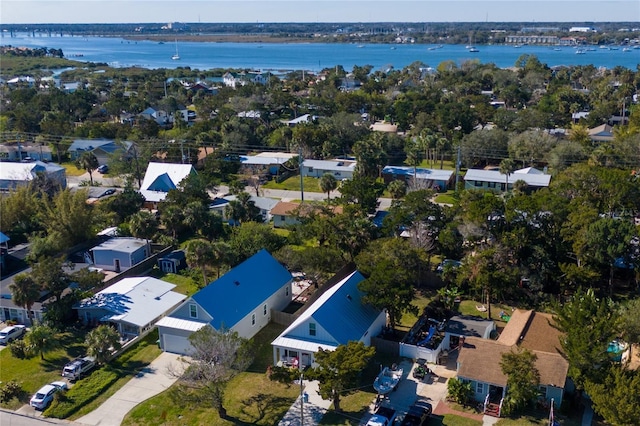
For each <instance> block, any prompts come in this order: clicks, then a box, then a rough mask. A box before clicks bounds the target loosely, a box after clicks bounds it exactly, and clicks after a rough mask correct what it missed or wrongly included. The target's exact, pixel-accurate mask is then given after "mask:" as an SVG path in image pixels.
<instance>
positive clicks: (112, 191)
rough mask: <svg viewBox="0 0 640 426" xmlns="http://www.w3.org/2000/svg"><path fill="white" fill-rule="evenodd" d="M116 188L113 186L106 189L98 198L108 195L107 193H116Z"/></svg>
mask: <svg viewBox="0 0 640 426" xmlns="http://www.w3.org/2000/svg"><path fill="white" fill-rule="evenodd" d="M115 193H116V190H115V189H113V188H110V189H107V190H106V191H104V192H103V193H101V194H100V195H98V198H102V197H106V196H107V195H111V194H115Z"/></svg>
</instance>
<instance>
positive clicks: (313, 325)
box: [309, 322, 316, 336]
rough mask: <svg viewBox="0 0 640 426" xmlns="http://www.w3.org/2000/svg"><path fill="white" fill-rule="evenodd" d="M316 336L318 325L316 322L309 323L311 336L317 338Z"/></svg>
mask: <svg viewBox="0 0 640 426" xmlns="http://www.w3.org/2000/svg"><path fill="white" fill-rule="evenodd" d="M315 335H316V323H315V322H310V323H309V336H315Z"/></svg>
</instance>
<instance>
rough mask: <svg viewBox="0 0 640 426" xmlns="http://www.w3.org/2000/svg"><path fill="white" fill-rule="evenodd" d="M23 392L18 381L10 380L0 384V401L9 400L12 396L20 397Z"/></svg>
mask: <svg viewBox="0 0 640 426" xmlns="http://www.w3.org/2000/svg"><path fill="white" fill-rule="evenodd" d="M24 393H25V392H24V389H22V385H21V384H20V383H18V382H17V381H15V380H10V381H8V382H7V383H5V384H3V385H2V386H0V402H9V401H11V400H12V399H13V398H18V399H20V397H22V396H23V395H24Z"/></svg>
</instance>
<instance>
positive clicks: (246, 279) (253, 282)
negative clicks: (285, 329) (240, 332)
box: [192, 249, 291, 330]
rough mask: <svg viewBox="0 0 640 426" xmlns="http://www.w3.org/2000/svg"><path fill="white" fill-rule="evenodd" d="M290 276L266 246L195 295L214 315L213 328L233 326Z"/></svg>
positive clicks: (208, 311)
mask: <svg viewBox="0 0 640 426" xmlns="http://www.w3.org/2000/svg"><path fill="white" fill-rule="evenodd" d="M290 280H291V273H290V272H289V271H287V269H286V268H285V267H284V266H282V265H281V264H280V263H279V262H278V261H277V260H276V259H274V258H273V256H271V254H270V253H269V252H268V251H267V250H265V249H262V250H260V251H259V252H258V253H256V254H254V255H253V256H251V257H250V258H249V259H247V260H245V261H244V262H242V263H241V264H239V265H238V266H236V267H235V268H233V269H232V270H230V271H229V272H227V273H226V274H224V275H223V276H221V277H220V278H218V279H217V280H215V281H214V282H212V283H211V284H209V285H208V286H206V287H205V288H203V289H202V290H200V291H199V292H197V293H196V294H194V295H193V296H192V299H193V300H194V301H195V302H196V303H197V304H198V305H200V307H202V309H204V310H205V311H206V312H207V313H208V314H209V315H211V317H213V319H212V320H211V322H210V324H211V326H212V327H213V328H215V329H216V330H219V329H220V327H221V326H222V325H224V326H225V327H226V328H231V327H233V326H234V325H235V324H237V323H238V321H240V320H241V319H242V318H244V317H245V316H247V315H248V314H249V313H250V312H251V311H253V310H255V309H256V308H257V307H258V306H260V304H261V303H263V302H264V301H265V300H267V299H268V298H269V297H270V296H271V295H272V294H274V293H275V292H276V291H278V290H279V289H280V288H282V287H283V286H284V285H285V284H286V283H287V282H289V281H290Z"/></svg>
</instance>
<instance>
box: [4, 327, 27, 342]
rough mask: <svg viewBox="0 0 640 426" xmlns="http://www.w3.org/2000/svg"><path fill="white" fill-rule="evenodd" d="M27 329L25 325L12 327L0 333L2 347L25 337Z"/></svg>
mask: <svg viewBox="0 0 640 426" xmlns="http://www.w3.org/2000/svg"><path fill="white" fill-rule="evenodd" d="M26 332H27V328H26V327H25V326H24V325H10V326H9V327H5V328H3V329H2V331H0V345H6V344H7V343H11V342H13V341H14V340H16V339H19V338H20V337H22V336H24V334H25V333H26Z"/></svg>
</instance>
